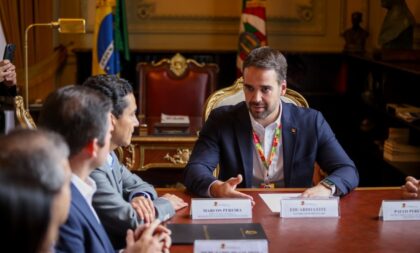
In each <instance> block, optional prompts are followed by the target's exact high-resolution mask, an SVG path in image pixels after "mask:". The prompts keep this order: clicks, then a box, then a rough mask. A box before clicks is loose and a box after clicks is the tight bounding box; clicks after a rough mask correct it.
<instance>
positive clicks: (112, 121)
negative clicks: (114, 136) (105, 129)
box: [111, 113, 117, 129]
mask: <svg viewBox="0 0 420 253" xmlns="http://www.w3.org/2000/svg"><path fill="white" fill-rule="evenodd" d="M111 124H112V128H113V129H115V126H116V125H117V117H115V116H114V114H112V113H111Z"/></svg>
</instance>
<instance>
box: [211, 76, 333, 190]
mask: <svg viewBox="0 0 420 253" xmlns="http://www.w3.org/2000/svg"><path fill="white" fill-rule="evenodd" d="M243 86H244V83H243V78H242V77H240V78H238V79H237V80H236V81H235V83H234V84H233V85H231V86H229V87H226V88H223V89H220V90H218V91H216V92H214V93H213V94H211V95H210V96H209V98H208V99H207V101H206V105H205V107H204V112H203V119H204V120H207V118H208V117H209V115H210V112H211V111H212V110H213V109H216V108H218V107H221V106H225V105H235V104H237V103H239V102H242V101H244V100H245V94H244V92H243ZM281 100H282V101H283V102H286V103H292V104H295V105H296V106H300V107H305V108H309V104H308V102H307V101H306V99H305V98H304V97H303V96H302V95H301V94H300V93H299V92H297V91H294V90H292V89H289V88H287V89H286V94H285V95H284V96H282V97H281ZM218 173H219V168H216V170H214V173H213V174H214V176H215V177H217V176H218ZM324 176H325V173H324V172H323V171H322V170H321V168H320V167H319V165H318V164H317V163H315V165H314V175H313V178H312V183H313V184H314V185H316V184H318V183H319V181H321V180H322V179H323V177H324Z"/></svg>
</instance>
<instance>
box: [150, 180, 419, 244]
mask: <svg viewBox="0 0 420 253" xmlns="http://www.w3.org/2000/svg"><path fill="white" fill-rule="evenodd" d="M241 191H243V192H245V193H247V194H250V195H252V196H253V197H254V200H255V202H256V204H255V206H254V207H253V218H252V219H239V220H199V221H198V220H194V221H193V220H192V219H191V218H190V216H189V212H190V210H189V208H184V209H182V210H180V211H178V212H177V213H176V215H175V216H174V217H173V218H172V219H170V220H169V221H168V222H167V223H190V224H193V223H260V224H261V225H262V226H263V228H264V231H265V233H266V234H267V237H268V241H269V252H420V221H386V222H384V221H382V220H379V218H378V213H379V208H380V206H381V202H382V200H384V199H388V200H391V199H393V200H398V199H400V198H401V191H400V189H399V188H395V187H392V188H391V187H390V188H358V189H357V190H355V191H353V192H352V193H350V194H349V195H347V196H345V197H342V198H341V200H340V214H341V217H340V218H300V219H287V218H280V217H279V214H278V213H273V212H271V211H270V209H269V208H268V207H267V205H266V204H265V203H264V201H263V200H262V199H261V198H260V197H259V193H270V192H271V193H280V192H283V193H286V192H302V191H303V189H281V190H278V189H277V190H261V189H241ZM167 192H168V193H172V194H176V195H178V196H180V197H181V198H183V199H184V200H185V201H187V202H188V203H189V202H190V200H191V196H190V195H189V194H188V193H186V192H184V191H181V190H175V189H163V188H162V189H158V193H159V194H163V193H167ZM171 252H193V246H192V245H173V246H172V247H171Z"/></svg>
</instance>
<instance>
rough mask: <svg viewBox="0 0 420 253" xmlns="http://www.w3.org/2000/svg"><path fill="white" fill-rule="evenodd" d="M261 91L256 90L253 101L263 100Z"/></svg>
mask: <svg viewBox="0 0 420 253" xmlns="http://www.w3.org/2000/svg"><path fill="white" fill-rule="evenodd" d="M261 97H262V96H261V92H260V91H258V90H257V91H255V92H254V94H253V96H252V101H253V102H260V101H261Z"/></svg>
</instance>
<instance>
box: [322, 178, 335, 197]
mask: <svg viewBox="0 0 420 253" xmlns="http://www.w3.org/2000/svg"><path fill="white" fill-rule="evenodd" d="M319 183H320V184H321V185H323V186H325V187H327V188H328V189H330V190H331V195H333V194H334V193H335V184H334V182H333V181H331V180H329V179H328V178H325V179H323V180H322V181H321V182H319Z"/></svg>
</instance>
